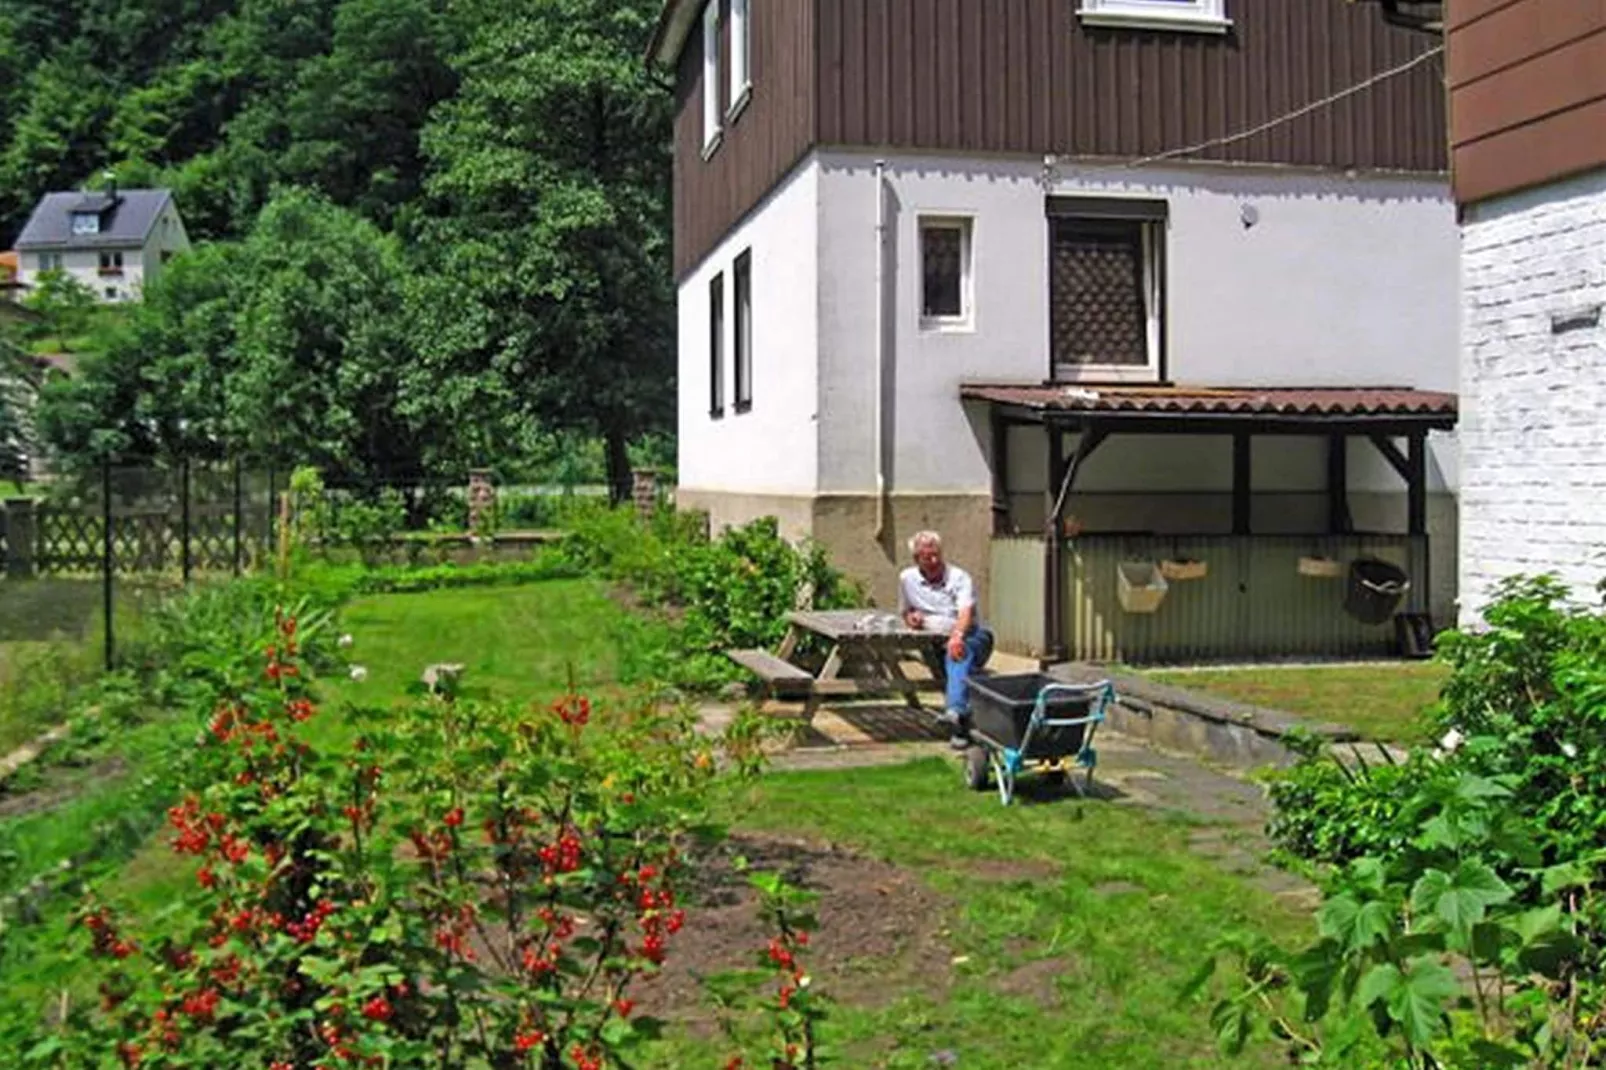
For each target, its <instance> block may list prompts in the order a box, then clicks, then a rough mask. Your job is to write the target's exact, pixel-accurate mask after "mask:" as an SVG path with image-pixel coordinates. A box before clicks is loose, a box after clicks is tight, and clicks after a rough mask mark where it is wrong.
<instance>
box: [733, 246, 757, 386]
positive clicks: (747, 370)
mask: <svg viewBox="0 0 1606 1070" xmlns="http://www.w3.org/2000/svg"><path fill="white" fill-rule="evenodd" d="M732 284H733V285H734V286H735V288H736V294H735V300H736V411H737V412H747V411H748V410H750V409H751V408H752V407H753V250H751V249H749V250H747V251H746V252H744V253H743V254H742V255H741V256H738V257H737V258H736V268H735V278H734V279H733V280H732Z"/></svg>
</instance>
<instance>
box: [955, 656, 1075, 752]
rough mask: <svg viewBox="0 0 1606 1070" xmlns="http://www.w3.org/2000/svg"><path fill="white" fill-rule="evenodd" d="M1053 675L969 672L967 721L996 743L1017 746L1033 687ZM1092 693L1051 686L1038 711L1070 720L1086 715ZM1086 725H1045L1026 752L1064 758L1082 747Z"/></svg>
mask: <svg viewBox="0 0 1606 1070" xmlns="http://www.w3.org/2000/svg"><path fill="white" fill-rule="evenodd" d="M1062 682H1063V681H1060V680H1056V679H1054V678H1053V677H1051V676H1048V675H1046V674H1044V673H1021V674H1019V675H1013V676H986V677H980V678H978V677H975V676H972V677H970V679H968V680H967V681H966V685H967V687H968V690H969V691H970V724H971V727H972V728H974V729H975V730H976V731H978V732H981V733H983V734H984V735H986V736H988V737H989V738H991V739H992V740H993V741H994V742H996V743H998V744H1000V745H1001V746H1005V747H1011V748H1015V749H1019V747H1020V745H1021V741H1022V740H1023V739H1024V738H1025V736H1026V728H1027V726H1028V725H1029V724H1030V723H1031V720H1032V711H1033V710H1035V709H1036V708H1037V696H1038V693H1039V692H1041V691H1042V690H1043V688H1045V687H1047V686H1048V685H1050V684H1058V683H1062ZM1095 700H1096V696H1087V695H1078V694H1073V693H1071V692H1068V691H1056V692H1054V693H1052V694H1050V695H1049V697H1048V701H1047V702H1046V703H1045V704H1044V708H1043V712H1044V714H1045V715H1046V716H1048V717H1049V718H1051V719H1063V720H1072V719H1074V718H1077V717H1086V716H1087V715H1088V714H1089V713H1090V712H1091V710H1092V706H1093V703H1094V701H1095ZM1086 735H1087V725H1066V726H1063V727H1057V728H1045V729H1042V730H1041V731H1039V732H1038V733H1037V734H1036V735H1035V736H1033V737H1032V746H1031V751H1030V752H1029V753H1028V754H1027V755H1026V757H1027V758H1034V759H1045V758H1066V757H1070V756H1072V755H1074V754H1076V753H1077V752H1079V751H1080V750H1081V749H1082V740H1083V739H1084V737H1086Z"/></svg>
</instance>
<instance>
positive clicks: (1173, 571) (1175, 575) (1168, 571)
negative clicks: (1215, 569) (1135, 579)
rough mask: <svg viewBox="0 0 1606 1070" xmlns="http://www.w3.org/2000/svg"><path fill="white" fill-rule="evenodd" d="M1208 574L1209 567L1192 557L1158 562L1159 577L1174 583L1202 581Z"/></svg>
mask: <svg viewBox="0 0 1606 1070" xmlns="http://www.w3.org/2000/svg"><path fill="white" fill-rule="evenodd" d="M1209 574H1210V566H1209V565H1208V564H1206V563H1205V562H1203V561H1200V560H1197V559H1195V558H1192V557H1175V558H1167V559H1166V560H1164V561H1162V562H1160V575H1162V576H1164V577H1165V578H1166V579H1168V580H1170V581H1171V582H1172V583H1175V582H1176V581H1178V580H1202V579H1204V578H1205V577H1206V576H1208V575H1209Z"/></svg>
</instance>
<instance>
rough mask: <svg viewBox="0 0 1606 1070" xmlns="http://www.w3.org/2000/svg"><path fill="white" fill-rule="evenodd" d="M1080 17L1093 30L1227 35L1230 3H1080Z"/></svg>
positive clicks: (1104, 0) (1132, 0)
mask: <svg viewBox="0 0 1606 1070" xmlns="http://www.w3.org/2000/svg"><path fill="white" fill-rule="evenodd" d="M1077 15H1078V17H1080V18H1081V20H1082V21H1083V22H1084V23H1087V24H1088V25H1090V26H1127V27H1132V28H1135V29H1149V30H1192V31H1196V32H1203V33H1226V32H1227V31H1228V30H1229V29H1231V28H1232V22H1231V20H1229V19H1228V18H1227V0H1080V6H1079V7H1078V8H1077Z"/></svg>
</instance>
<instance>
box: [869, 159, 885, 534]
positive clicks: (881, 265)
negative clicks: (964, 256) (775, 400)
mask: <svg viewBox="0 0 1606 1070" xmlns="http://www.w3.org/2000/svg"><path fill="white" fill-rule="evenodd" d="M886 174H887V161H885V160H877V161H876V162H875V395H874V403H873V406H872V408H873V409H874V412H875V419H874V421H872V422H873V424H874V430H873V432H872V433H873V434H874V435H875V438H874V442H875V533H876V538H877V539H879V538H881V537H882V536H884V535H885V534H886V529H887V453H886V446H885V443H884V442H883V441H882V428H883V427H884V426H885V423H886V413H885V411H884V410H885V407H886V403H887V402H886V396H885V395H886V390H885V385H886V374H887V373H886V367H887V324H886V308H887V193H886V185H885V183H886Z"/></svg>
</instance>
